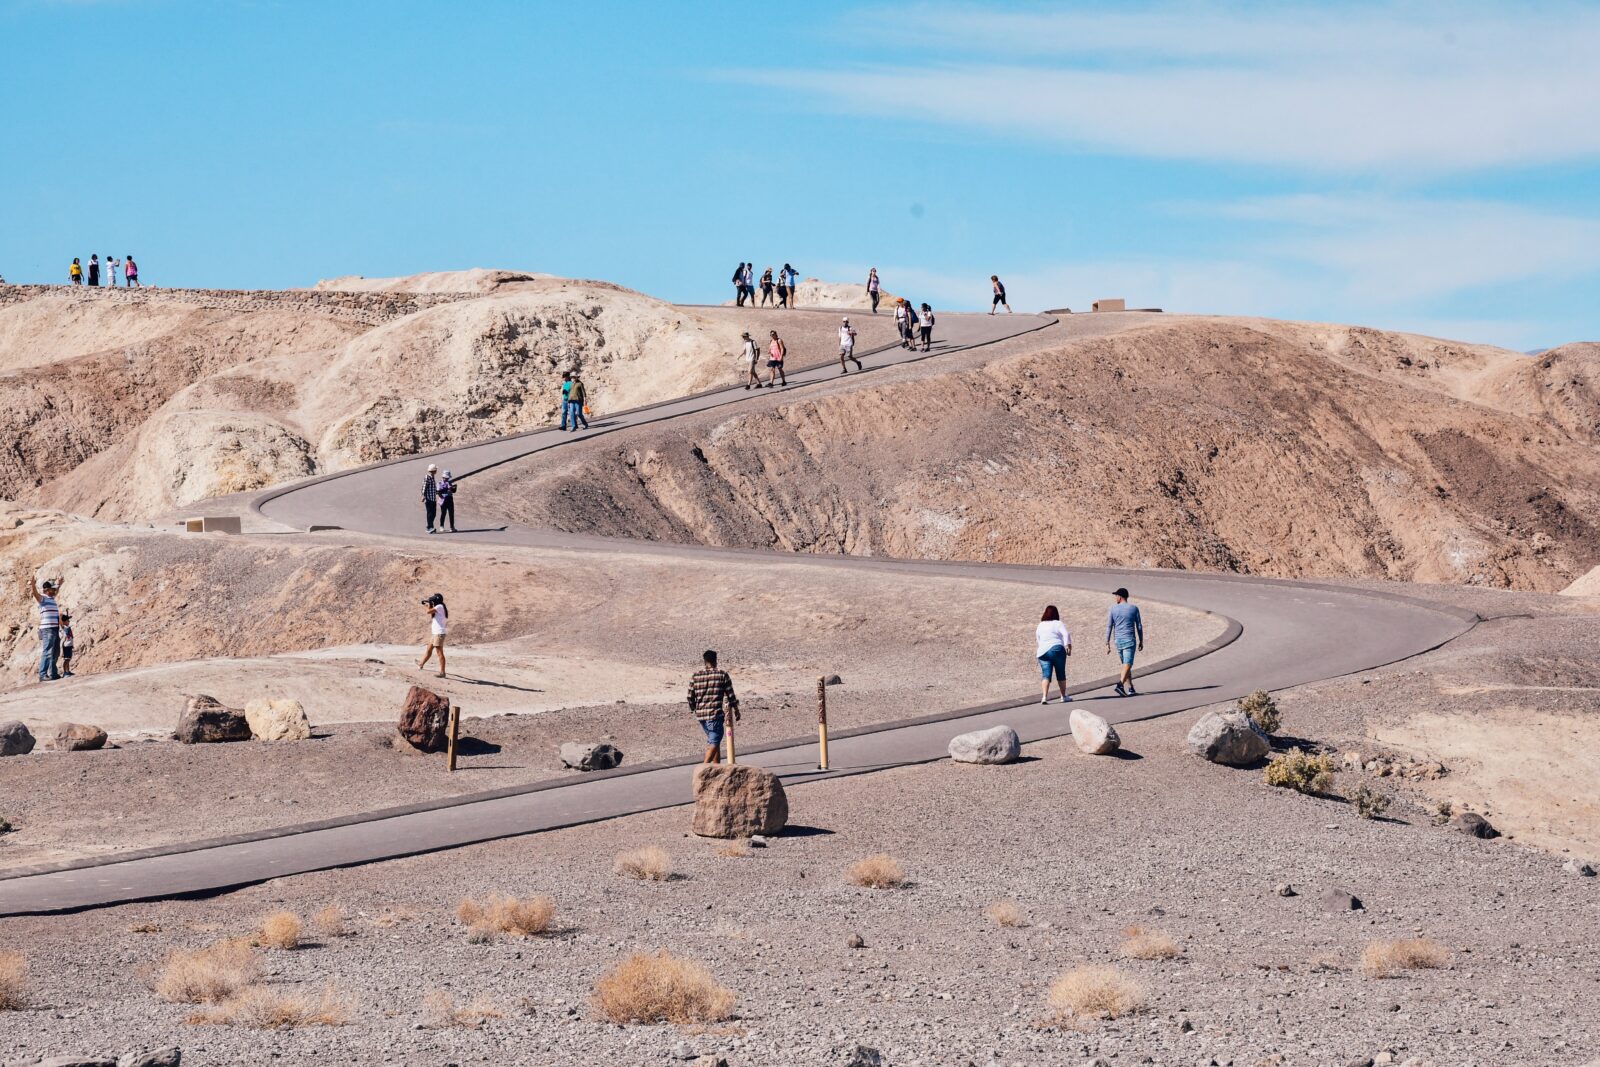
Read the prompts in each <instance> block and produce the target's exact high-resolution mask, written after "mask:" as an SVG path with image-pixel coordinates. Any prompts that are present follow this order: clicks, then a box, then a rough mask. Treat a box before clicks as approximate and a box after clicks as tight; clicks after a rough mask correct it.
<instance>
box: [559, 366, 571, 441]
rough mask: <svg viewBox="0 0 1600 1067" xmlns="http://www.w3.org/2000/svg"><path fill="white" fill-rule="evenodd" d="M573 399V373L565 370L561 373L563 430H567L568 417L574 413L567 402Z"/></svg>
mask: <svg viewBox="0 0 1600 1067" xmlns="http://www.w3.org/2000/svg"><path fill="white" fill-rule="evenodd" d="M571 399H572V372H571V371H569V370H564V371H562V372H561V428H562V429H563V430H565V429H566V428H567V416H568V415H569V414H571V412H572V409H571V408H569V407H568V406H567V401H569V400H571Z"/></svg>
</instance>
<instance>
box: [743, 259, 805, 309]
mask: <svg viewBox="0 0 1600 1067" xmlns="http://www.w3.org/2000/svg"><path fill="white" fill-rule="evenodd" d="M756 284H757V282H756V265H755V264H754V263H740V264H739V265H738V266H737V267H735V268H733V295H734V304H735V305H736V306H738V307H744V306H745V301H746V300H748V301H750V306H751V307H766V306H768V305H769V304H770V305H771V306H773V307H775V308H791V309H792V308H794V307H795V306H796V305H797V304H798V303H799V302H800V300H799V298H800V272H799V271H797V270H795V269H794V267H792V266H791V265H789V264H788V263H785V264H784V265H783V266H782V267H781V268H779V270H778V272H777V273H776V274H774V273H773V271H772V268H771V267H768V268H767V269H766V270H764V271H762V272H761V280H760V285H761V303H760V304H757V303H756Z"/></svg>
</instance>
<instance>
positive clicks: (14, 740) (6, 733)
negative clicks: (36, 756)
mask: <svg viewBox="0 0 1600 1067" xmlns="http://www.w3.org/2000/svg"><path fill="white" fill-rule="evenodd" d="M32 751H33V731H31V730H29V729H28V728H27V727H26V726H24V725H23V724H22V723H20V722H0V756H26V755H27V754H28V753H30V752H32Z"/></svg>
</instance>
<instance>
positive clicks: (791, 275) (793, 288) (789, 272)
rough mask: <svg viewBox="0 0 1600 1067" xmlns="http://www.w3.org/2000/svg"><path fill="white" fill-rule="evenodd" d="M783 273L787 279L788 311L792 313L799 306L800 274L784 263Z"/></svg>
mask: <svg viewBox="0 0 1600 1067" xmlns="http://www.w3.org/2000/svg"><path fill="white" fill-rule="evenodd" d="M783 273H784V274H785V275H786V276H787V277H788V279H789V310H791V311H793V310H794V309H795V308H797V307H799V306H800V272H799V271H797V270H795V269H794V267H792V266H790V265H789V264H787V263H785V264H784V265H783Z"/></svg>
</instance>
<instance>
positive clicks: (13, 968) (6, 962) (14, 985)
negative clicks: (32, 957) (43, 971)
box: [0, 952, 28, 1011]
mask: <svg viewBox="0 0 1600 1067" xmlns="http://www.w3.org/2000/svg"><path fill="white" fill-rule="evenodd" d="M27 1005H28V961H27V960H26V959H24V958H23V955H22V953H20V952H0V1011H19V1010H21V1009H22V1008H25V1007H27Z"/></svg>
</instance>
